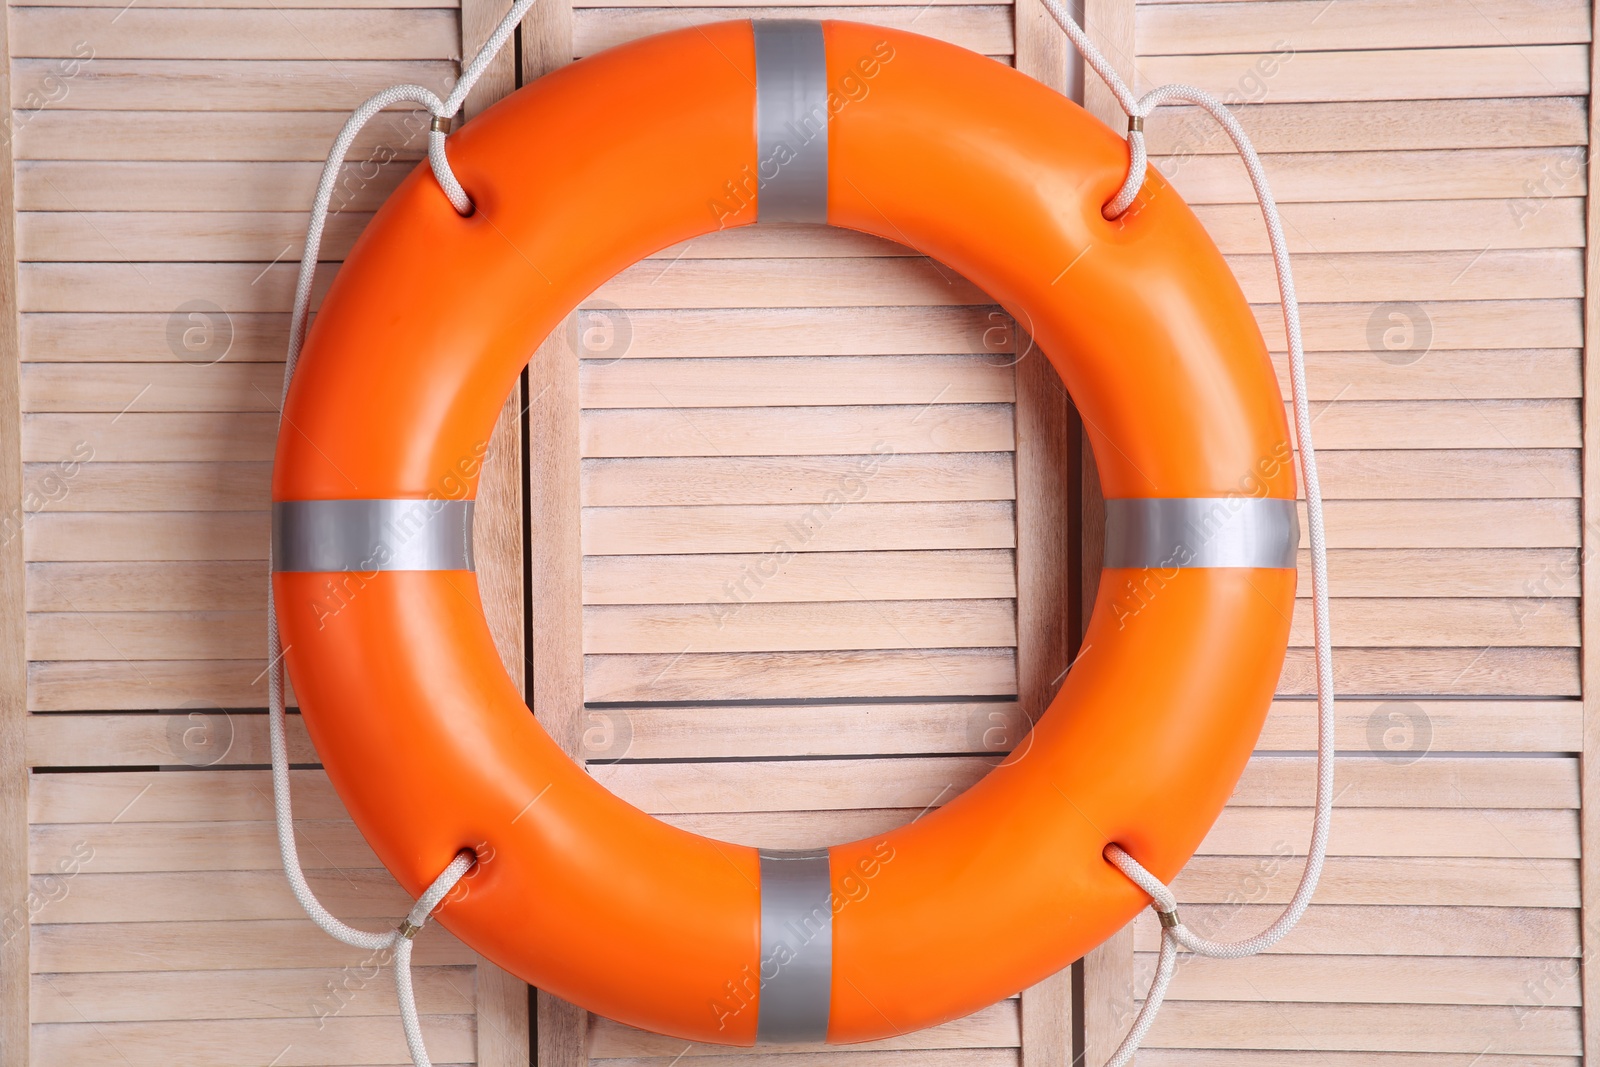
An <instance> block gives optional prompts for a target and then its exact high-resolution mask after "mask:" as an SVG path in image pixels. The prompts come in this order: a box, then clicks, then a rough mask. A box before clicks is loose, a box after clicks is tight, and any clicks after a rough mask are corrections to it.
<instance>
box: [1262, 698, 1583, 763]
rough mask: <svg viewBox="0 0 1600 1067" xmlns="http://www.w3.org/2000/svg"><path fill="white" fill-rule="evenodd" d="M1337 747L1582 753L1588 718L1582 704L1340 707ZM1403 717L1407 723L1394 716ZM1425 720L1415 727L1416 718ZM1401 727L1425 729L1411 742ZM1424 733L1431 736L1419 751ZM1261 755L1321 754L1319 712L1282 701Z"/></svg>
mask: <svg viewBox="0 0 1600 1067" xmlns="http://www.w3.org/2000/svg"><path fill="white" fill-rule="evenodd" d="M1337 709H1338V710H1337V719H1336V725H1335V734H1334V736H1335V739H1336V741H1337V742H1338V746H1339V750H1340V751H1343V752H1349V751H1367V752H1380V753H1390V752H1393V751H1394V750H1395V749H1396V748H1397V747H1400V748H1402V749H1403V751H1405V752H1406V753H1407V754H1409V753H1410V752H1413V751H1416V750H1417V749H1419V748H1421V749H1424V750H1429V751H1439V752H1570V753H1576V752H1579V751H1581V749H1582V744H1583V735H1582V730H1583V722H1584V711H1583V706H1582V704H1581V703H1580V702H1578V701H1575V700H1481V699H1480V700H1459V701H1451V700H1425V701H1417V702H1395V701H1386V700H1349V699H1341V700H1340V701H1339V703H1338V705H1337ZM1397 714H1398V715H1400V716H1401V718H1400V719H1398V720H1397V719H1396V718H1394V717H1393V716H1395V715H1397ZM1413 715H1415V716H1420V717H1419V718H1417V719H1415V720H1413V719H1411V718H1409V716H1413ZM1397 725H1407V726H1421V727H1422V729H1421V730H1420V731H1419V730H1416V729H1413V731H1412V732H1411V733H1410V734H1409V735H1407V734H1406V733H1404V732H1402V733H1401V734H1399V735H1390V736H1388V737H1387V738H1386V736H1385V735H1388V734H1389V731H1390V730H1391V729H1392V728H1393V727H1395V726H1397ZM1419 733H1425V734H1426V741H1425V743H1422V744H1418V742H1417V738H1418V734H1419ZM1257 747H1258V748H1260V749H1262V750H1291V749H1292V750H1299V751H1302V752H1308V751H1312V750H1314V749H1315V747H1316V706H1315V705H1314V704H1313V703H1312V702H1310V701H1305V700H1277V701H1274V702H1273V705H1272V712H1271V714H1269V715H1268V716H1267V722H1266V726H1265V727H1264V728H1263V730H1262V732H1261V740H1260V741H1259V742H1258V745H1257Z"/></svg>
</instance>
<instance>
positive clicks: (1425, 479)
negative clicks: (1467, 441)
mask: <svg viewBox="0 0 1600 1067" xmlns="http://www.w3.org/2000/svg"><path fill="white" fill-rule="evenodd" d="M1456 403H1457V405H1458V406H1460V405H1461V404H1462V401H1461V400H1459V399H1458V400H1457V401H1456ZM1466 406H1467V407H1468V409H1469V410H1471V408H1473V407H1475V406H1476V405H1475V404H1473V402H1471V401H1467V402H1466ZM1491 417H1492V416H1491ZM1319 425H1320V423H1319ZM1480 425H1481V424H1480ZM1317 443H1318V445H1319V446H1320V445H1321V441H1320V440H1319V441H1318V442H1317ZM1317 460H1318V463H1317V466H1318V471H1319V473H1320V474H1321V476H1322V492H1323V496H1324V497H1325V498H1326V499H1330V500H1337V499H1340V498H1347V499H1367V500H1372V499H1379V498H1384V497H1388V498H1393V499H1410V500H1416V499H1422V498H1427V497H1435V498H1439V499H1445V498H1450V497H1456V498H1459V497H1474V498H1477V499H1484V498H1492V497H1507V498H1525V497H1546V496H1548V497H1569V496H1571V497H1575V496H1578V495H1579V488H1580V486H1579V472H1578V466H1579V464H1578V451H1577V450H1576V449H1570V450H1569V449H1560V450H1557V449H1513V448H1484V449H1460V450H1453V449H1447V448H1434V449H1410V450H1395V451H1387V450H1371V451H1336V450H1334V449H1331V448H1330V449H1329V450H1327V451H1323V450H1321V449H1320V448H1319V449H1318V455H1317Z"/></svg>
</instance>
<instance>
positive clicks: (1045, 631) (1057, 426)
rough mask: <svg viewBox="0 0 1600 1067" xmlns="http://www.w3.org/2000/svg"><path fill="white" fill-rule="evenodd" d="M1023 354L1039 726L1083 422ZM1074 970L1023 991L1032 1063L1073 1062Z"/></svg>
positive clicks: (1028, 591)
mask: <svg viewBox="0 0 1600 1067" xmlns="http://www.w3.org/2000/svg"><path fill="white" fill-rule="evenodd" d="M1013 328H1015V326H1013ZM1017 348H1018V350H1019V351H1020V352H1021V353H1022V357H1021V358H1020V359H1019V360H1018V362H1017V365H1016V370H1017V401H1016V409H1017V415H1016V425H1017V446H1016V447H1017V459H1016V467H1017V606H1016V611H1017V691H1018V699H1019V701H1020V703H1021V705H1022V711H1023V715H1024V716H1025V717H1026V719H1027V721H1028V722H1030V723H1031V722H1037V721H1038V719H1039V717H1040V716H1041V715H1043V714H1044V713H1045V710H1046V709H1047V708H1048V707H1049V706H1050V702H1051V701H1052V700H1053V699H1054V698H1055V695H1056V692H1057V691H1058V690H1059V689H1060V687H1061V682H1062V680H1063V679H1064V678H1065V677H1066V675H1067V669H1068V666H1069V664H1070V662H1071V654H1072V646H1071V637H1072V633H1071V631H1072V621H1073V616H1074V614H1075V611H1076V605H1074V604H1073V603H1072V592H1073V589H1074V587H1075V586H1076V583H1075V582H1074V581H1073V580H1072V568H1073V566H1074V565H1075V564H1076V562H1077V561H1076V560H1075V559H1074V555H1075V553H1074V548H1075V546H1074V541H1075V539H1076V536H1077V533H1078V531H1077V530H1076V529H1075V528H1074V526H1073V523H1072V521H1071V520H1072V516H1073V512H1074V510H1075V509H1073V508H1072V507H1071V506H1070V500H1071V496H1072V494H1073V493H1074V492H1076V491H1077V488H1078V486H1077V479H1076V478H1075V477H1073V471H1072V468H1071V462H1072V460H1073V458H1074V450H1073V448H1072V447H1071V443H1072V438H1073V436H1075V435H1076V432H1077V426H1076V423H1075V420H1074V419H1073V418H1072V417H1071V410H1070V405H1069V403H1068V401H1067V394H1066V390H1065V389H1064V388H1062V385H1061V379H1060V377H1059V376H1058V375H1057V374H1056V372H1055V368H1054V367H1052V366H1051V365H1050V361H1049V360H1048V359H1047V358H1045V355H1044V353H1042V352H1040V351H1038V350H1037V349H1036V348H1035V347H1034V345H1033V343H1032V339H1031V338H1023V337H1019V338H1018V339H1017ZM1072 974H1073V969H1072V968H1071V967H1068V968H1066V969H1064V970H1062V971H1061V972H1059V973H1058V974H1056V975H1054V976H1052V977H1050V978H1047V979H1045V980H1044V981H1043V982H1040V983H1039V984H1038V985H1035V986H1033V987H1031V988H1029V989H1025V990H1023V992H1022V1064H1023V1067H1068V1065H1069V1064H1071V1063H1072V1062H1073V1013H1072V1002H1073V991H1072Z"/></svg>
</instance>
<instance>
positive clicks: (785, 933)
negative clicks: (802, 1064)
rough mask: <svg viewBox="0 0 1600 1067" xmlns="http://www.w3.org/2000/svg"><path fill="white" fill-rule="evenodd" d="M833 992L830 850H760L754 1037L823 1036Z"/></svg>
mask: <svg viewBox="0 0 1600 1067" xmlns="http://www.w3.org/2000/svg"><path fill="white" fill-rule="evenodd" d="M832 994H833V887H832V885H831V883H830V881H829V877H828V850H827V849H817V850H815V851H806V852H784V851H776V850H774V851H766V850H763V851H762V853H761V999H760V1002H759V1003H760V1014H759V1017H758V1019H757V1021H756V1040H757V1041H759V1042H762V1043H765V1044H774V1043H779V1042H784V1043H789V1042H796V1041H822V1040H824V1039H826V1038H827V1036H828V1001H829V998H830V997H831V996H832Z"/></svg>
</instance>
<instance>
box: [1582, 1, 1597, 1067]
mask: <svg viewBox="0 0 1600 1067" xmlns="http://www.w3.org/2000/svg"><path fill="white" fill-rule="evenodd" d="M1590 25H1591V38H1590V39H1591V40H1594V39H1595V38H1594V37H1593V36H1592V33H1593V31H1596V30H1600V6H1597V7H1595V8H1594V9H1593V10H1592V11H1591V23H1590ZM1591 59H1592V60H1595V62H1593V63H1592V64H1591V66H1590V81H1589V85H1590V93H1589V158H1590V159H1591V160H1593V158H1594V152H1595V148H1596V146H1600V116H1597V115H1596V113H1595V107H1594V86H1595V85H1596V84H1597V83H1600V60H1596V59H1595V56H1591ZM1586 209H1587V212H1588V220H1587V233H1586V238H1587V241H1586V247H1585V252H1584V291H1585V292H1586V293H1589V294H1591V296H1590V299H1587V300H1585V301H1584V320H1583V335H1584V351H1583V457H1584V464H1583V525H1582V538H1583V554H1582V581H1583V586H1582V592H1581V600H1580V601H1579V603H1580V605H1581V610H1582V613H1583V615H1582V625H1583V635H1584V642H1583V647H1582V652H1581V661H1580V663H1581V670H1582V678H1581V685H1582V687H1583V697H1584V720H1583V756H1582V762H1581V767H1582V775H1583V784H1582V789H1583V809H1582V812H1581V817H1580V822H1579V825H1580V827H1581V848H1582V860H1581V879H1582V880H1581V885H1582V889H1583V903H1582V909H1581V914H1582V915H1583V916H1584V919H1585V921H1584V922H1583V924H1582V928H1583V958H1584V965H1583V969H1582V972H1581V981H1582V994H1583V996H1582V1001H1583V1055H1584V1062H1586V1063H1597V1062H1600V1012H1597V1010H1596V1005H1600V967H1597V966H1595V963H1594V959H1595V954H1596V952H1597V951H1600V944H1597V943H1596V941H1597V937H1600V934H1597V932H1596V929H1595V926H1594V917H1595V915H1596V914H1600V705H1597V703H1596V702H1595V700H1594V696H1595V692H1596V688H1597V687H1600V652H1597V651H1596V647H1595V646H1596V638H1595V635H1597V634H1600V567H1597V564H1596V562H1595V558H1594V557H1595V552H1596V551H1597V550H1600V544H1597V543H1596V537H1597V530H1600V526H1597V523H1600V464H1597V463H1596V460H1595V457H1596V455H1597V451H1596V450H1597V449H1600V395H1597V394H1600V347H1597V344H1600V342H1597V338H1600V301H1596V300H1595V299H1594V298H1593V296H1592V294H1593V293H1594V292H1595V288H1594V287H1595V286H1596V285H1600V201H1597V200H1596V198H1595V197H1594V196H1592V195H1591V196H1590V197H1589V198H1588V201H1587V204H1586Z"/></svg>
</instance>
